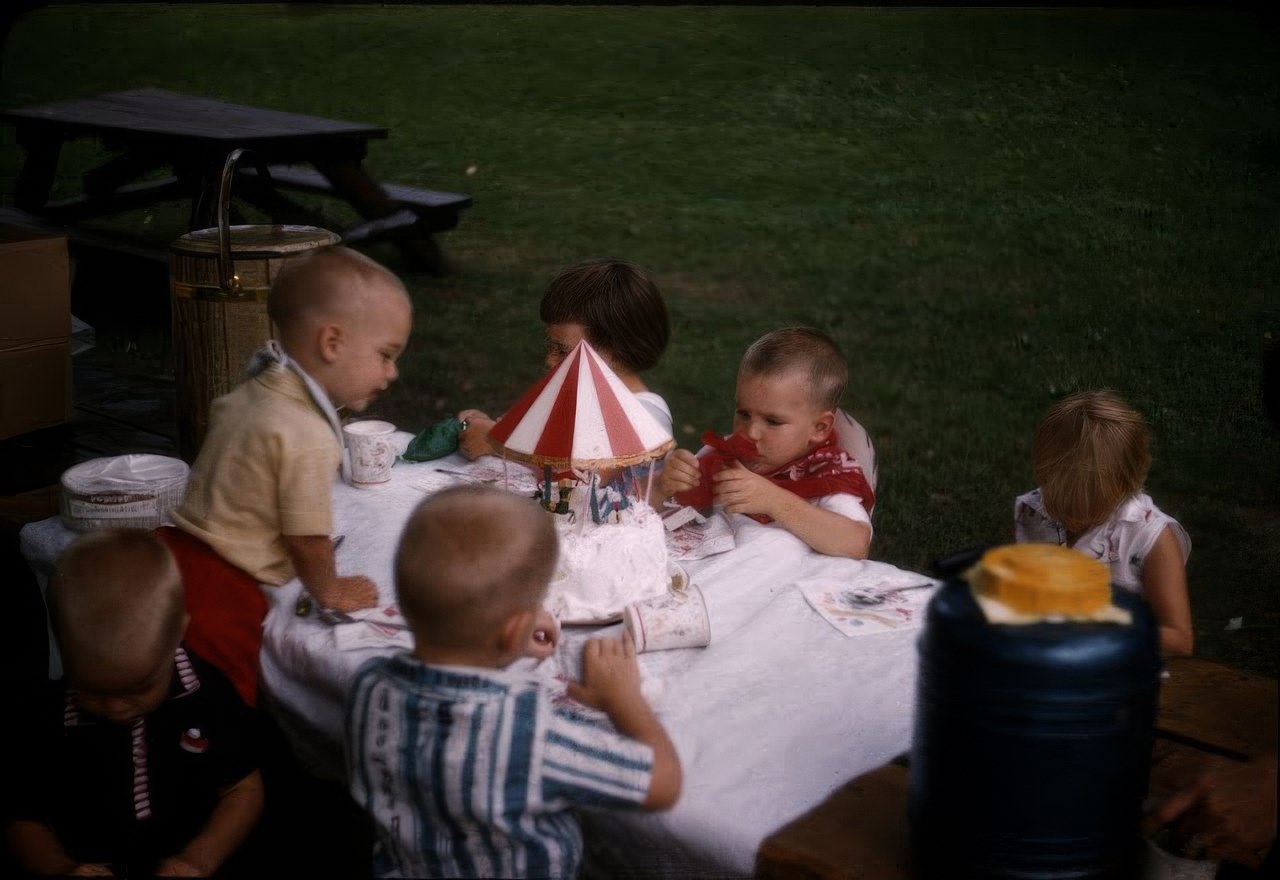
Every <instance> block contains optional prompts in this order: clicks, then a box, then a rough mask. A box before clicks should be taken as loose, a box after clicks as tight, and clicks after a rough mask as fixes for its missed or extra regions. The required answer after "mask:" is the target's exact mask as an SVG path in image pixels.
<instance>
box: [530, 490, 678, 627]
mask: <svg viewBox="0 0 1280 880" xmlns="http://www.w3.org/2000/svg"><path fill="white" fill-rule="evenodd" d="M575 494H576V493H575ZM583 513H584V511H580V510H575V511H574V517H573V520H572V521H571V520H570V518H569V517H568V516H564V515H556V514H548V515H549V516H553V517H554V519H555V523H556V532H557V534H558V535H559V538H560V561H559V563H558V564H557V565H556V570H555V573H554V574H553V575H552V577H551V588H550V590H549V591H548V593H547V602H546V607H547V610H549V611H550V612H551V613H552V614H553V615H555V617H556V618H557V619H558V620H562V621H567V622H570V623H573V622H587V621H602V620H611V619H616V618H618V617H619V615H621V614H622V609H623V608H625V607H626V606H627V604H628V603H631V602H637V601H639V600H641V599H648V598H650V597H651V596H660V595H662V594H663V593H665V592H667V591H668V590H670V589H671V570H670V566H669V564H668V561H667V540H666V529H664V528H663V525H662V518H661V517H660V516H658V514H656V513H655V512H654V511H653V508H651V507H649V505H647V504H645V503H644V502H639V503H634V502H633V503H632V504H631V505H630V506H628V507H627V508H626V509H624V510H620V511H610V512H609V515H608V522H604V523H601V524H599V525H597V524H595V523H594V522H592V521H591V514H590V513H589V512H585V516H583Z"/></svg>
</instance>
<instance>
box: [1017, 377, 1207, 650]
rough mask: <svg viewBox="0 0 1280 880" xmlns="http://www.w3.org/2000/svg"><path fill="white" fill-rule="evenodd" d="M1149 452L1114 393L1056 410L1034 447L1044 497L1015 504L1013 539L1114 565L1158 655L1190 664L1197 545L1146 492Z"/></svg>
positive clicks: (1078, 398)
mask: <svg viewBox="0 0 1280 880" xmlns="http://www.w3.org/2000/svg"><path fill="white" fill-rule="evenodd" d="M1148 443H1149V434H1148V431H1147V426H1146V424H1145V423H1144V422H1143V420H1142V416H1141V415H1140V414H1139V413H1137V412H1136V411H1134V410H1133V409H1132V408H1131V407H1129V406H1128V405H1127V404H1126V403H1125V402H1124V401H1123V400H1121V399H1120V398H1119V397H1118V396H1117V395H1115V394H1114V393H1112V392H1110V391H1085V392H1080V393H1077V394H1072V395H1071V396H1069V397H1066V398H1064V399H1063V400H1061V401H1059V402H1058V403H1056V404H1055V405H1054V406H1053V407H1051V408H1050V409H1049V412H1048V414H1047V415H1046V416H1045V418H1044V421H1043V422H1041V423H1040V427H1039V429H1038V430H1037V431H1036V435H1035V440H1034V441H1033V443H1032V450H1031V458H1032V466H1033V469H1034V471H1035V478H1036V483H1037V484H1039V487H1040V488H1038V489H1036V490H1035V491H1033V492H1028V493H1027V494H1025V495H1021V496H1019V497H1018V499H1017V500H1016V501H1015V502H1014V530H1015V537H1016V540H1017V541H1018V542H1019V543H1024V542H1033V541H1039V542H1047V543H1053V544H1060V545H1062V546H1065V547H1071V548H1072V549H1074V550H1079V551H1081V552H1082V553H1086V554H1088V555H1090V556H1092V557H1094V558H1095V559H1098V560H1100V561H1102V562H1105V563H1107V564H1108V565H1110V566H1111V580H1112V582H1113V583H1114V584H1115V585H1116V586H1118V587H1121V588H1122V589H1126V590H1130V591H1132V592H1136V593H1141V594H1142V597H1143V598H1144V599H1146V600H1147V602H1148V603H1149V604H1150V605H1151V609H1152V611H1153V612H1154V613H1155V617H1156V622H1157V623H1158V624H1159V626H1160V647H1161V649H1162V650H1163V651H1164V652H1165V653H1168V654H1190V653H1191V651H1192V648H1193V645H1194V635H1193V633H1192V628H1191V604H1190V600H1189V599H1188V596H1187V572H1186V565H1187V557H1188V556H1189V555H1190V554H1191V539H1190V538H1189V537H1188V536H1187V532H1186V530H1185V529H1183V528H1182V526H1181V525H1179V524H1178V522H1177V520H1175V519H1173V517H1171V516H1169V515H1168V514H1166V513H1164V512H1163V511H1161V510H1160V508H1158V507H1156V505H1155V503H1154V502H1153V501H1152V500H1151V497H1150V496H1149V495H1147V494H1146V493H1145V492H1143V491H1142V490H1143V484H1144V482H1145V481H1146V478H1147V471H1148V469H1149V468H1150V467H1151V453H1150V451H1149V450H1148Z"/></svg>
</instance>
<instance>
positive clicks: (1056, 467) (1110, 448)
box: [1031, 391, 1151, 534]
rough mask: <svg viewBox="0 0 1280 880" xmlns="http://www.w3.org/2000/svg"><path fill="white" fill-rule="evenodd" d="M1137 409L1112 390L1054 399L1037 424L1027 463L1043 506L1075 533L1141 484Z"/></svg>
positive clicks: (1143, 429)
mask: <svg viewBox="0 0 1280 880" xmlns="http://www.w3.org/2000/svg"><path fill="white" fill-rule="evenodd" d="M1148 443H1149V433H1148V431H1147V425H1146V423H1145V422H1144V421H1143V420H1142V415H1141V414H1140V413H1138V412H1137V411H1136V410H1134V409H1132V408H1131V407H1130V406H1129V405H1128V404H1126V403H1125V402H1124V401H1123V400H1121V399H1120V397H1119V396H1117V395H1116V394H1115V393H1113V392H1111V391H1082V392H1079V393H1077V394H1072V395H1070V396H1069V397H1065V398H1063V399H1062V400H1060V401H1058V402H1057V403H1056V404H1054V405H1053V406H1052V407H1051V408H1050V409H1049V412H1048V414H1046V415H1045V417H1044V421H1043V422H1041V423H1040V427H1039V428H1038V429H1037V430H1036V436H1035V440H1034V441H1033V442H1032V446H1031V461H1032V467H1033V469H1034V470H1035V477H1036V483H1037V485H1039V487H1040V494H1041V497H1042V498H1043V499H1044V506H1045V510H1046V511H1048V513H1049V515H1050V516H1052V517H1053V518H1054V519H1056V520H1058V522H1060V523H1062V524H1063V525H1064V526H1065V527H1066V528H1067V530H1068V531H1070V532H1074V533H1076V534H1079V533H1080V532H1084V531H1088V530H1089V529H1090V528H1092V527H1093V526H1096V525H1097V524H1098V523H1100V522H1102V521H1103V520H1104V519H1106V518H1107V517H1108V516H1109V515H1110V514H1111V512H1112V511H1113V510H1115V509H1116V507H1117V506H1119V504H1120V503H1121V502H1122V501H1124V500H1125V499H1126V498H1128V497H1130V496H1131V495H1133V494H1135V493H1136V492H1138V491H1139V490H1140V489H1141V488H1142V484H1143V483H1144V482H1145V481H1146V479H1147V470H1148V469H1149V468H1150V467H1151V452H1150V450H1149V449H1148Z"/></svg>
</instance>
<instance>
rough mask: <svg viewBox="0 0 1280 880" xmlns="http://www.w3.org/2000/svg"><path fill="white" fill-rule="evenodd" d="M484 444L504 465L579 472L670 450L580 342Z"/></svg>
mask: <svg viewBox="0 0 1280 880" xmlns="http://www.w3.org/2000/svg"><path fill="white" fill-rule="evenodd" d="M489 442H490V444H491V445H492V446H493V447H494V449H496V450H498V452H499V453H500V454H502V455H503V456H505V457H506V458H510V459H514V460H516V461H524V462H527V463H529V464H533V465H537V466H538V467H542V466H544V465H549V466H550V467H553V468H556V469H560V470H565V469H569V468H576V469H578V470H584V471H591V470H600V469H604V468H616V467H626V466H628V465H635V464H642V463H644V462H646V461H652V460H654V459H657V458H661V457H662V456H663V455H665V454H666V453H667V451H668V450H670V449H671V448H672V447H674V446H675V440H673V439H672V437H671V432H670V431H668V430H667V429H666V427H665V426H663V425H660V424H658V421H657V419H655V418H654V417H653V416H652V415H651V414H650V413H649V411H648V410H647V409H645V407H644V404H642V403H641V402H640V401H639V400H638V399H636V396H635V395H634V394H633V393H632V392H631V390H630V389H628V388H627V387H626V386H625V385H624V384H622V380H621V379H619V378H618V375H617V374H616V373H615V372H613V370H611V369H610V368H609V365H608V364H606V363H605V362H604V360H603V359H602V358H601V357H600V355H598V354H596V352H595V349H593V348H592V347H591V346H590V345H589V344H588V343H587V342H586V340H583V341H582V342H579V343H578V344H577V346H575V347H574V349H573V351H571V352H570V353H569V354H568V356H567V357H565V359H564V360H563V361H561V362H560V365H559V366H558V367H556V368H555V369H554V370H552V371H550V372H548V373H547V374H546V375H545V376H543V377H542V378H541V379H539V380H538V381H537V382H536V383H534V385H533V387H531V388H530V389H529V390H528V391H526V392H525V393H524V394H523V395H522V396H521V397H520V399H519V400H517V401H516V403H515V405H514V406H512V407H511V409H509V410H508V411H507V413H506V414H505V415H504V416H503V417H502V418H501V419H499V420H498V422H497V424H495V425H494V426H493V428H491V429H490V431H489Z"/></svg>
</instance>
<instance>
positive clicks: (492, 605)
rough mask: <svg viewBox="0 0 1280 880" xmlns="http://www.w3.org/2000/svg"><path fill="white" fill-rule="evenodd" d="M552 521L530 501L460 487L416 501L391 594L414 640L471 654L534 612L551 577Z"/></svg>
mask: <svg viewBox="0 0 1280 880" xmlns="http://www.w3.org/2000/svg"><path fill="white" fill-rule="evenodd" d="M557 553H558V543H557V538H556V533H555V526H554V525H553V524H552V521H551V516H550V515H549V514H547V512H546V511H545V510H543V509H542V508H541V507H540V506H539V505H538V504H537V502H535V501H534V500H533V499H530V498H523V497H521V496H518V495H513V494H512V493H510V492H506V491H503V490H501V489H495V488H492V487H488V486H458V487H454V488H452V489H446V490H445V491H443V492H440V493H437V494H436V495H433V496H431V497H430V498H427V499H426V500H424V501H422V502H421V503H420V504H419V505H418V506H417V508H415V509H414V511H413V513H412V514H411V515H410V516H409V521H408V522H407V523H406V524H405V528H404V533H403V534H402V535H401V537H400V546H399V548H398V549H397V550H396V564H395V571H396V594H397V597H398V601H399V603H400V610H401V612H402V613H403V614H404V616H405V619H406V620H408V621H409V623H410V624H411V625H412V627H413V631H414V635H415V636H419V637H424V638H425V639H426V640H427V641H429V642H430V643H432V644H434V645H437V646H441V647H473V646H476V645H478V644H481V643H482V642H483V641H484V640H485V639H487V638H489V637H490V636H492V635H493V634H494V633H495V632H496V631H497V629H498V628H499V627H500V626H501V625H502V622H503V621H504V620H505V619H506V618H507V617H508V616H509V615H510V614H511V613H512V612H515V611H523V610H536V609H537V608H538V607H539V606H540V605H541V603H542V600H543V598H544V597H545V595H546V588H547V584H548V583H549V582H550V581H551V574H552V572H553V571H554V569H555V564H556V556H557Z"/></svg>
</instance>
